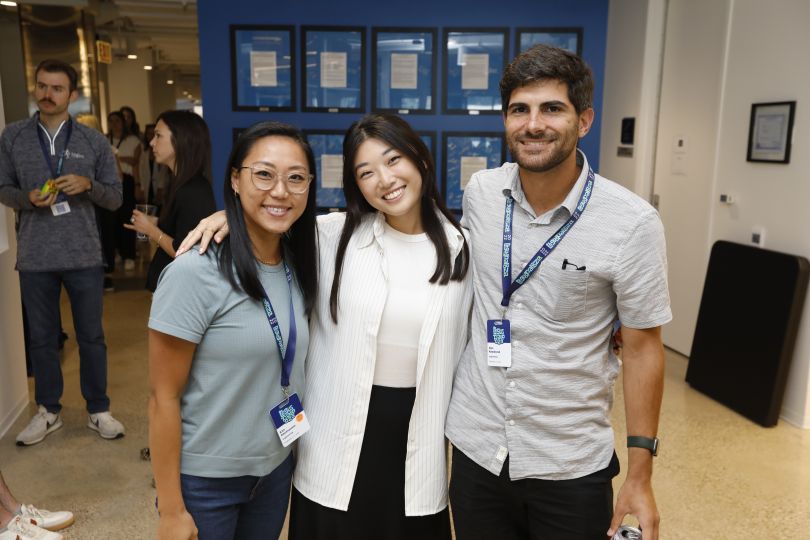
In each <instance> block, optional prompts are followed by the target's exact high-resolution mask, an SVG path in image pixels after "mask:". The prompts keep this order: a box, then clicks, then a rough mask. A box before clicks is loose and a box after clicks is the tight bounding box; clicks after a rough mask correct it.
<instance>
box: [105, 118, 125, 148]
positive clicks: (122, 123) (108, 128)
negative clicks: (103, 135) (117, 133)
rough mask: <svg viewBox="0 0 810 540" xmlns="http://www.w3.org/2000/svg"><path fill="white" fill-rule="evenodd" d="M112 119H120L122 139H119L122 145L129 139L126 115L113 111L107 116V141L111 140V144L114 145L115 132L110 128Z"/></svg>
mask: <svg viewBox="0 0 810 540" xmlns="http://www.w3.org/2000/svg"><path fill="white" fill-rule="evenodd" d="M111 118H118V119H119V120H120V121H121V138H119V139H118V143H119V144H121V141H123V140H124V139H126V138H127V123H126V122H124V115H123V114H121V113H120V112H119V111H113V112H111V113H110V114H108V115H107V139H109V141H110V144H112V141H113V132H112V127H111V126H110V119H111Z"/></svg>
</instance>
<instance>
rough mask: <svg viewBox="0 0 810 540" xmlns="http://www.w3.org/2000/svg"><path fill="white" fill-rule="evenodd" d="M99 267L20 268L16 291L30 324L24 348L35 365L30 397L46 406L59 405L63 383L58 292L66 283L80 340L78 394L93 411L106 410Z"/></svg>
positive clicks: (56, 408)
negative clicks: (73, 268) (29, 269)
mask: <svg viewBox="0 0 810 540" xmlns="http://www.w3.org/2000/svg"><path fill="white" fill-rule="evenodd" d="M103 277H104V274H103V270H102V268H101V267H97V268H84V269H81V270H67V271H64V272H20V292H21V294H22V301H23V303H24V304H25V318H26V323H27V325H28V339H29V343H28V345H29V346H28V354H29V356H30V358H31V365H32V367H33V370H34V398H35V400H36V402H37V404H38V405H43V406H44V407H45V408H46V409H48V411H49V412H52V413H58V412H59V411H60V410H61V408H62V406H61V405H60V404H59V400H60V399H61V398H62V391H63V388H64V383H63V380H62V368H61V366H60V365H59V336H60V333H61V328H60V326H61V324H60V316H59V295H60V293H61V291H62V285H64V286H65V290H66V291H67V294H68V298H69V299H70V309H71V312H72V313H73V327H74V329H75V332H76V342H77V343H78V345H79V360H80V365H79V378H80V381H81V389H82V396H84V399H85V401H87V411H88V412H89V413H91V414H93V413H98V412H104V411H108V410H109V409H110V398H108V397H107V346H106V345H105V343H104V329H103V328H102V326H101V313H102V306H103V303H102V295H103V294H104V288H103Z"/></svg>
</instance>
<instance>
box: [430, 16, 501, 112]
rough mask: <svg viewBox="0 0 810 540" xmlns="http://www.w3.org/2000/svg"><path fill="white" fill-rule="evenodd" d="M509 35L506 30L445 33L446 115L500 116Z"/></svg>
mask: <svg viewBox="0 0 810 540" xmlns="http://www.w3.org/2000/svg"><path fill="white" fill-rule="evenodd" d="M508 33H509V30H507V29H505V28H504V29H499V28H477V29H476V28H466V29H465V28H446V29H445V31H444V71H443V72H442V76H443V83H444V85H443V86H444V100H443V103H442V111H443V112H444V113H445V114H472V115H477V114H500V113H501V94H500V91H499V89H498V82H499V80H500V78H501V73H503V68H504V67H505V66H506V54H507V51H506V49H507V35H508Z"/></svg>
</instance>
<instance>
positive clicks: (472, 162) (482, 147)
mask: <svg viewBox="0 0 810 540" xmlns="http://www.w3.org/2000/svg"><path fill="white" fill-rule="evenodd" d="M442 149H443V152H444V154H443V162H444V167H442V168H443V169H444V201H445V203H446V204H447V207H448V208H449V209H451V210H460V209H461V199H462V197H463V195H464V188H465V187H467V183H468V182H469V181H470V177H472V175H473V174H474V173H476V172H478V171H480V170H482V169H492V168H495V167H500V166H501V165H503V162H504V159H505V158H506V153H505V150H504V138H503V133H499V132H490V133H486V132H476V133H474V132H445V133H443V134H442Z"/></svg>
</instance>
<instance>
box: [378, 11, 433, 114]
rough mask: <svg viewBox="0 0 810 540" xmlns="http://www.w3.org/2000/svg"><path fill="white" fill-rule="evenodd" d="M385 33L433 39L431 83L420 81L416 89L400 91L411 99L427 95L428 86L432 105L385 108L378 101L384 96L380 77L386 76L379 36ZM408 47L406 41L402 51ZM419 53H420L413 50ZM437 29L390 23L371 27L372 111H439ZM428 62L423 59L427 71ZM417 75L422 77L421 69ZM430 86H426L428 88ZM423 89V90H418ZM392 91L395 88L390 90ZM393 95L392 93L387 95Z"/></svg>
mask: <svg viewBox="0 0 810 540" xmlns="http://www.w3.org/2000/svg"><path fill="white" fill-rule="evenodd" d="M383 34H393V35H397V34H399V35H407V34H412V37H411V39H412V40H414V41H415V40H419V39H423V36H424V35H425V34H427V35H429V36H430V38H431V48H430V60H429V70H430V82H429V83H428V84H427V85H425V84H421V83H420V82H417V88H416V89H414V90H415V91H413V92H404V91H399V93H400V94H401V96H400V97H401V98H403V99H404V98H406V97H411V98H414V97H416V98H423V99H424V98H425V96H426V94H425V89H427V90H428V91H429V93H428V94H427V97H429V100H426V101H429V102H430V105H429V106H428V107H416V108H414V107H405V106H402V107H384V106H382V105H380V104H379V102H380V101H381V98H382V97H383V93H382V92H383V81H381V80H380V77H381V76H382V75H383V72H381V70H380V68H379V64H380V61H381V58H380V56H379V55H380V54H381V51H380V47H379V39H380V37H381V35H383ZM406 50H408V48H407V46H406V44H403V46H402V50H401V51H399V52H404V51H406ZM414 54H418V53H414ZM425 56H426V55H425V53H422V54H421V55H419V57H418V60H423V59H424V57H425ZM438 56H439V52H438V30H437V29H436V28H430V27H425V28H412V27H407V28H406V27H391V26H384V27H372V29H371V96H372V97H371V110H372V111H374V112H392V113H397V114H400V115H405V114H409V115H410V114H435V112H436V79H437V77H438V72H437V65H438ZM424 64H425V62H421V66H420V68H421V70H420V71H422V72H423V70H424ZM417 77H418V78H421V77H420V74H419V72H418V73H417ZM425 87H427V88H425ZM420 88H421V92H420V91H419V89H420ZM388 91H389V92H391V91H392V89H390V88H389V89H388ZM388 97H389V98H390V96H388Z"/></svg>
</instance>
